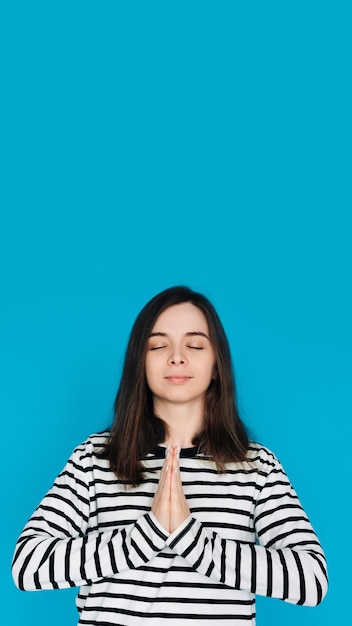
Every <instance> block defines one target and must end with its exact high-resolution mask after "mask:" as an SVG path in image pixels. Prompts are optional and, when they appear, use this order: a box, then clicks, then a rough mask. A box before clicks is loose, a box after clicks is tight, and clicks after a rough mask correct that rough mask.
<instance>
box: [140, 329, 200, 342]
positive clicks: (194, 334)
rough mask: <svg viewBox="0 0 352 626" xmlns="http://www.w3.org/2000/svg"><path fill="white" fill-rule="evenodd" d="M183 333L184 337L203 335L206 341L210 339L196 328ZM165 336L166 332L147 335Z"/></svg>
mask: <svg viewBox="0 0 352 626" xmlns="http://www.w3.org/2000/svg"><path fill="white" fill-rule="evenodd" d="M185 335H186V337H205V338H206V339H208V341H210V339H209V337H208V335H206V334H205V333H202V332H200V331H197V330H193V331H192V332H189V333H185ZM167 336H168V335H167V333H150V335H149V337H167Z"/></svg>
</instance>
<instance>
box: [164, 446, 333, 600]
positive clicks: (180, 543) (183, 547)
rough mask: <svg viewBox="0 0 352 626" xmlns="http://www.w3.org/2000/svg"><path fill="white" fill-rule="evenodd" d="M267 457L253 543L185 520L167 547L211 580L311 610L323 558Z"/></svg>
mask: <svg viewBox="0 0 352 626" xmlns="http://www.w3.org/2000/svg"><path fill="white" fill-rule="evenodd" d="M273 459H274V462H272V464H271V465H272V467H271V470H270V471H269V472H268V473H267V474H266V477H265V481H264V484H263V485H261V489H260V494H259V497H258V500H257V502H256V506H255V511H254V518H255V531H256V543H249V542H248V543H244V542H240V541H233V540H228V539H224V538H222V537H221V536H220V535H219V534H218V533H216V532H214V531H212V530H210V529H209V528H206V526H205V525H204V524H202V523H201V522H200V521H199V520H197V519H196V518H195V517H192V516H190V517H189V518H188V519H187V520H186V521H185V522H184V523H183V525H182V526H181V527H180V528H179V529H177V530H176V531H175V532H174V533H173V534H172V535H170V536H169V537H168V539H167V545H168V546H169V547H170V548H171V549H172V550H174V551H175V552H176V553H177V554H178V555H180V556H182V557H183V558H184V559H185V560H186V561H187V562H188V563H189V564H190V565H191V566H192V567H193V568H194V570H196V571H197V572H199V573H201V574H203V575H204V576H207V577H209V578H210V579H211V580H213V581H216V582H219V583H223V584H224V585H227V586H230V587H232V588H234V589H238V590H241V591H247V592H249V593H254V594H259V595H265V596H272V597H275V598H280V599H282V600H285V601H287V602H291V603H295V604H303V605H307V606H315V605H317V604H319V603H320V602H321V600H322V599H323V597H324V596H325V594H326V592H327V570H326V561H325V556H324V553H323V550H322V548H321V546H320V543H319V540H318V538H317V536H316V534H315V532H314V530H313V528H312V526H311V524H310V522H309V520H308V518H307V516H306V514H305V513H304V511H303V509H302V506H301V504H300V502H299V501H298V498H297V495H296V493H295V491H294V490H293V488H292V486H291V484H290V482H289V480H288V478H287V476H286V474H285V472H284V470H283V468H282V466H281V465H280V463H279V462H278V461H277V459H275V457H273Z"/></svg>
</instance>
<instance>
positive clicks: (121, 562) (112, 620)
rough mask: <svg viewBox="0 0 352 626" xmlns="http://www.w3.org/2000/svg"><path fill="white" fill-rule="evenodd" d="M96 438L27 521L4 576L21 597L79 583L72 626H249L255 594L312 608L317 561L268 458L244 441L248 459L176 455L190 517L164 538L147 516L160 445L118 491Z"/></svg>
mask: <svg viewBox="0 0 352 626" xmlns="http://www.w3.org/2000/svg"><path fill="white" fill-rule="evenodd" d="M105 441H106V433H103V434H100V435H92V436H91V437H90V438H89V439H88V440H87V441H86V442H85V443H83V444H82V445H81V446H79V447H78V448H77V449H76V450H75V451H74V452H73V454H72V456H71V457H70V459H69V461H68V463H67V465H66V466H65V468H64V470H63V471H62V473H61V474H60V475H59V476H58V478H57V479H56V481H55V483H54V485H53V487H52V488H51V490H50V491H49V492H48V494H47V495H46V496H45V498H44V499H43V501H42V502H41V504H40V505H39V507H38V509H37V510H36V511H35V513H34V514H33V516H32V517H31V519H30V520H29V522H28V523H27V524H26V526H25V528H24V530H23V532H22V534H21V536H20V538H19V540H18V543H17V546H16V551H15V555H14V560H13V576H14V580H15V582H16V584H17V585H18V587H19V588H21V589H25V590H36V589H56V588H65V587H72V586H80V587H81V589H80V591H79V594H78V597H77V608H78V611H79V613H80V619H79V624H85V625H86V626H104V625H109V626H111V625H115V626H116V625H120V626H122V625H124V626H130V625H131V626H132V625H133V626H136V624H148V626H157V625H158V624H161V623H163V624H164V623H165V624H166V623H169V624H177V625H178V624H183V625H184V626H189V625H190V624H196V623H198V624H202V625H205V624H209V626H210V625H211V626H219V625H220V624H224V623H226V622H227V623H229V622H231V620H232V622H235V623H236V624H238V626H254V624H255V600H254V598H255V594H260V595H266V596H272V597H275V598H281V599H283V600H286V601H288V602H291V603H295V604H305V605H309V606H314V605H316V604H319V602H321V600H322V598H323V597H324V595H325V593H326V590H327V572H326V563H325V557H324V554H323V551H322V548H321V546H320V543H319V540H318V538H317V536H316V534H315V533H314V530H313V528H312V526H311V524H310V522H309V520H308V518H307V516H306V514H305V512H304V511H303V509H302V507H301V505H300V503H299V501H298V499H297V496H296V493H295V492H294V490H293V488H292V486H291V485H290V483H289V480H288V478H287V476H286V474H285V472H284V470H283V468H282V466H281V465H280V463H279V461H278V460H277V459H276V458H275V456H274V455H273V454H272V453H271V452H270V451H269V450H267V449H266V448H263V447H261V446H259V445H258V444H254V443H253V444H251V446H250V449H249V453H248V461H247V462H245V463H242V464H240V463H232V464H228V466H227V471H226V473H224V474H218V473H217V471H216V468H215V465H214V463H213V462H212V461H211V460H208V459H205V458H203V457H201V456H196V455H193V456H192V455H190V454H189V451H188V453H187V454H186V452H185V454H184V455H183V454H182V451H181V458H180V466H181V477H182V483H183V487H184V492H185V495H186V498H187V501H188V504H189V508H190V511H191V515H190V517H189V518H188V519H187V520H185V522H184V523H183V524H182V525H181V526H180V527H179V528H178V529H177V530H176V531H175V532H174V533H172V535H169V534H168V533H167V532H166V531H165V529H163V528H162V527H161V526H160V524H159V523H158V521H157V520H156V519H155V518H154V516H153V514H152V513H151V505H152V500H153V496H154V493H155V491H156V488H157V484H158V478H159V474H160V470H161V466H162V463H163V458H162V457H163V454H164V449H163V448H158V449H157V450H156V451H155V453H153V454H150V455H148V457H147V458H146V459H145V466H146V478H145V481H144V482H143V483H142V484H141V485H140V486H139V487H137V488H126V487H125V486H124V485H123V484H121V482H120V481H118V480H117V479H116V476H115V475H114V474H113V473H112V472H111V470H110V469H109V466H108V462H107V461H104V460H101V459H100V458H98V457H97V456H96V451H97V450H100V449H101V447H102V446H103V445H104V443H105Z"/></svg>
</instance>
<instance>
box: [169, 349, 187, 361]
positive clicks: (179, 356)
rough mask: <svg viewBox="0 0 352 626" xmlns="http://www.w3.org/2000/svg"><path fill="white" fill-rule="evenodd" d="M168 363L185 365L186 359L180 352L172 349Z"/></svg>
mask: <svg viewBox="0 0 352 626" xmlns="http://www.w3.org/2000/svg"><path fill="white" fill-rule="evenodd" d="M168 362H169V364H170V365H184V364H185V363H186V357H185V355H184V354H183V353H182V352H181V350H179V349H177V348H174V350H173V351H172V353H171V354H170V356H169V358H168Z"/></svg>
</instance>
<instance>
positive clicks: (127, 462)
mask: <svg viewBox="0 0 352 626" xmlns="http://www.w3.org/2000/svg"><path fill="white" fill-rule="evenodd" d="M184 302H190V303H191V304H193V305H194V306H196V307H198V308H199V309H200V310H201V311H202V312H203V314H204V315H205V318H206V320H207V322H208V327H209V333H210V341H211V343H212V345H213V348H214V351H215V359H216V377H215V379H214V380H212V381H211V383H210V385H209V388H208V390H207V394H206V398H205V410H204V430H203V432H202V433H201V434H200V435H199V437H198V439H197V442H194V443H197V445H198V450H199V452H201V453H203V454H205V455H206V456H209V457H211V458H212V460H213V461H214V462H215V463H216V466H217V469H218V471H219V472H223V471H224V469H225V463H229V462H231V461H243V460H244V459H245V457H246V453H247V449H248V435H247V432H246V428H245V426H244V424H243V422H242V420H241V418H240V416H239V413H238V408H237V400H236V389H235V381H234V375H233V370H232V363H231V355H230V349H229V344H228V341H227V338H226V335H225V331H224V329H223V326H222V324H221V321H220V319H219V317H218V314H217V313H216V311H215V309H214V307H213V305H212V304H211V302H210V301H209V300H208V299H207V298H206V297H205V296H203V295H202V294H200V293H197V292H195V291H192V289H190V288H189V287H185V286H176V287H170V288H169V289H165V290H164V291H162V292H161V293H159V294H158V295H156V296H155V297H154V298H152V299H151V300H150V301H149V302H148V303H147V304H146V305H145V306H144V308H143V309H142V310H141V312H140V313H139V315H138V317H137V319H136V321H135V323H134V325H133V328H132V331H131V334H130V338H129V342H128V345H127V350H126V355H125V361H124V366H123V371H122V376H121V382H120V386H119V389H118V392H117V395H116V399H115V404H114V421H113V424H112V427H111V430H110V434H109V439H108V442H107V445H106V447H105V449H104V451H103V452H102V453H101V456H103V458H107V459H109V461H110V467H111V469H112V470H113V471H114V472H115V473H116V475H117V477H118V478H119V479H120V480H123V481H125V482H126V483H130V484H132V485H138V484H140V483H141V482H143V471H144V469H145V468H144V466H143V458H145V456H146V455H147V454H148V453H149V452H151V451H152V450H153V449H154V448H155V447H156V446H157V445H158V444H160V443H161V442H162V441H164V439H165V435H166V433H167V426H166V424H165V423H164V422H163V421H162V420H161V419H160V418H158V417H156V416H155V415H154V412H153V398H152V393H151V391H150V389H149V387H148V385H147V382H146V375H145V359H146V354H147V345H148V338H149V335H150V333H151V331H152V329H153V327H154V325H155V322H156V320H157V318H158V317H159V315H160V314H161V313H162V312H163V311H165V309H167V308H169V307H170V306H173V305H175V304H182V303H184Z"/></svg>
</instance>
